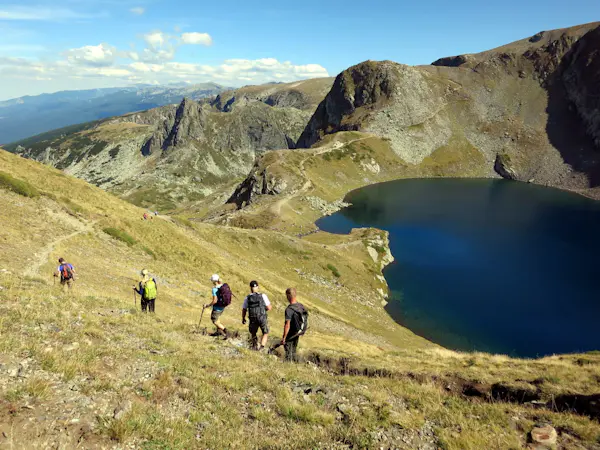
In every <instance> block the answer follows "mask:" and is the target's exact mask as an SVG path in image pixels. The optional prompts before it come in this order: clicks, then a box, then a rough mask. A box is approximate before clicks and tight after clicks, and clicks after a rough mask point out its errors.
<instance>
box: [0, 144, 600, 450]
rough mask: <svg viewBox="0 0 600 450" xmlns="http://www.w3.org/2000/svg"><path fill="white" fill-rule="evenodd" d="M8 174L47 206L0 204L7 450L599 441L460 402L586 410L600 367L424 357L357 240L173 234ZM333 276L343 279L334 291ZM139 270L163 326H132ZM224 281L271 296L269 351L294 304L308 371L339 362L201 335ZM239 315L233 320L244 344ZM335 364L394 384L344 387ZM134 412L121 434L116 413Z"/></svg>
mask: <svg viewBox="0 0 600 450" xmlns="http://www.w3.org/2000/svg"><path fill="white" fill-rule="evenodd" d="M0 167H2V170H3V171H6V172H8V173H10V174H12V175H13V176H14V177H15V178H18V179H20V180H23V181H25V182H28V183H30V184H32V185H33V186H35V188H37V189H38V190H39V191H40V192H42V195H41V196H40V197H37V198H26V197H22V196H19V195H17V194H16V193H13V192H10V191H7V190H4V189H0V203H1V204H2V205H3V207H2V208H1V209H0V223H1V224H2V226H1V227H0V244H1V245H2V250H3V251H2V252H1V253H0V267H1V268H2V269H3V270H4V271H2V272H0V287H2V289H0V297H1V302H0V309H1V314H0V317H1V319H0V333H1V335H0V363H1V364H2V366H0V401H1V402H2V405H3V408H2V413H0V429H1V430H2V431H3V432H4V433H5V435H6V436H7V437H6V438H0V439H4V441H3V444H8V445H9V444H13V445H14V446H16V447H17V448H19V447H21V448H31V447H32V446H38V447H49V446H53V445H54V446H59V447H67V448H69V447H73V446H75V444H76V443H77V442H79V445H84V446H86V447H92V446H100V445H102V446H113V445H114V446H116V447H122V446H124V445H127V444H131V445H133V446H136V447H137V446H142V447H145V448H198V447H199V448H224V447H227V446H231V447H237V448H239V447H253V448H259V447H260V448H280V447H281V446H282V445H286V444H287V445H291V443H293V444H294V446H295V447H296V448H310V447H313V448H314V447H319V448H323V447H326V448H344V447H347V446H354V447H366V448H371V447H378V446H384V447H388V446H392V447H400V446H405V447H407V448H419V446H420V445H421V446H422V445H425V444H427V443H429V444H432V443H433V444H432V445H438V446H441V447H443V448H456V449H458V448H461V449H462V448H474V449H475V448H518V447H519V446H521V445H522V444H523V442H524V440H525V438H526V433H527V430H528V429H529V428H530V427H531V426H532V424H533V422H535V421H538V420H549V421H551V422H552V423H553V424H554V425H555V426H559V427H562V428H561V430H562V436H561V438H560V439H561V442H562V443H563V444H565V443H569V442H571V441H572V442H573V445H571V444H568V445H567V448H577V447H575V446H574V445H575V444H576V443H582V444H583V445H584V446H585V447H586V448H592V446H593V445H594V442H595V441H596V440H597V439H598V436H600V426H599V425H598V423H597V422H595V421H592V420H590V419H587V418H585V417H582V416H578V415H574V414H567V413H555V412H551V411H549V410H535V409H532V408H529V407H526V406H520V405H515V404H510V403H503V402H492V403H485V402H480V401H473V400H469V399H467V398H465V397H464V396H462V395H458V394H457V393H456V392H455V390H454V389H452V388H451V386H450V384H452V383H455V382H456V380H457V379H458V378H464V379H467V380H476V381H478V382H480V383H484V384H485V383H488V384H492V383H497V382H502V383H504V384H506V385H511V386H518V387H522V388H524V389H540V391H541V392H542V394H543V399H544V400H547V399H548V398H549V396H552V395H555V394H560V393H564V392H578V393H581V394H591V393H593V392H595V390H597V387H598V380H600V358H599V357H598V356H597V355H583V356H565V357H552V358H545V359H543V360H539V361H521V360H513V359H509V358H506V357H499V356H489V355H482V354H474V355H470V354H460V353H455V352H450V351H445V350H441V349H439V348H437V347H435V346H433V345H431V344H429V343H427V342H426V341H424V340H422V339H420V338H418V337H416V336H414V335H412V334H411V333H410V332H408V331H407V330H404V329H402V328H401V327H398V326H397V325H395V324H394V323H393V322H392V321H391V319H389V318H387V316H386V314H385V313H384V311H383V309H382V308H381V307H380V306H379V305H378V301H373V300H374V299H377V298H378V297H377V294H376V292H375V290H376V288H377V287H379V286H380V285H379V284H377V283H378V281H377V280H376V278H375V277H374V274H375V273H376V272H377V271H378V265H376V264H375V263H374V262H373V261H372V260H371V259H370V257H369V256H368V254H367V252H366V248H365V245H364V243H363V240H364V239H365V236H364V235H362V233H363V232H356V233H355V235H354V236H339V237H338V236H331V235H325V234H323V235H320V234H318V235H315V236H313V237H312V240H313V241H314V242H311V241H309V240H306V239H305V240H302V239H297V238H294V237H290V236H289V235H285V234H282V233H278V232H273V231H265V230H252V231H250V230H240V229H234V228H228V227H217V226H212V225H205V224H194V225H191V226H189V225H190V224H188V223H187V222H185V221H182V222H181V223H175V222H173V221H172V220H170V219H169V218H162V219H161V218H159V219H154V220H152V221H142V220H140V218H141V214H142V210H140V209H138V208H136V207H134V206H132V205H130V204H127V203H125V202H123V201H121V200H119V199H117V198H115V197H113V196H111V195H109V194H106V193H105V192H103V191H101V190H99V189H97V188H94V187H91V186H89V185H87V184H85V183H84V182H82V181H80V180H76V179H74V178H71V177H67V176H65V175H63V174H61V173H60V172H58V171H56V170H53V169H49V168H47V167H45V166H42V165H39V164H37V163H34V162H32V161H27V160H24V159H21V158H18V157H15V156H13V155H10V154H7V153H5V152H0ZM67 196H68V197H69V200H66V197H67ZM107 227H113V228H118V229H120V230H122V231H124V232H126V233H127V234H128V235H130V236H131V237H132V238H133V239H134V240H135V241H136V243H135V244H134V245H131V246H128V245H127V244H126V243H123V242H121V241H118V240H115V239H114V238H113V237H111V236H109V235H108V234H106V233H104V232H103V231H102V229H104V228H107ZM367 233H376V232H375V231H367ZM151 253H153V254H155V255H157V259H153V257H152V256H151ZM60 255H64V256H65V257H67V258H68V259H69V260H70V261H71V262H73V263H74V264H75V265H76V267H77V269H78V274H79V277H80V279H79V281H78V283H77V290H76V293H75V295H74V296H72V297H64V296H62V295H61V294H60V292H59V290H58V289H57V288H56V287H54V286H52V284H51V279H50V277H48V276H47V275H48V274H49V273H50V272H51V271H52V269H53V267H54V265H55V263H54V261H55V260H56V258H57V257H58V256H60ZM328 264H334V265H335V266H336V267H337V268H338V269H339V271H340V272H341V278H340V280H339V281H340V285H338V284H335V281H334V277H333V275H332V274H331V271H330V270H329V269H327V268H326V267H327V265H328ZM365 264H366V266H367V267H365ZM142 267H149V268H150V269H151V271H152V272H153V273H155V274H156V275H157V276H158V280H159V286H160V298H159V300H158V305H157V309H158V315H157V317H156V318H155V317H145V316H142V315H140V314H139V313H137V312H136V311H135V310H134V309H133V298H132V294H131V288H130V286H131V284H132V283H133V279H134V278H135V277H136V273H137V272H138V271H139V270H140V269H141V268H142ZM294 269H300V270H301V272H302V273H305V274H310V275H309V276H308V277H307V276H304V277H302V276H300V275H299V274H298V273H297V272H296V270H294ZM6 270H8V271H10V272H13V273H14V275H12V276H11V275H9V274H7V272H5V271H6ZM212 272H219V273H221V274H223V275H224V276H225V277H226V279H227V281H228V282H230V283H231V284H232V286H233V288H234V292H236V293H237V294H238V296H240V294H242V292H243V291H244V290H245V288H244V286H245V284H246V282H247V281H248V280H249V279H250V278H258V279H259V280H261V281H262V282H263V286H264V288H265V291H266V292H267V293H269V295H270V297H271V298H272V300H274V302H275V310H274V312H273V313H272V314H271V324H272V328H273V335H274V336H279V327H280V317H281V315H282V311H283V300H282V295H281V293H282V291H283V289H284V288H285V287H287V286H288V285H296V286H298V288H299V291H300V293H301V300H302V301H303V302H304V303H306V304H307V305H308V306H309V307H310V308H311V312H312V313H313V314H312V316H311V324H312V329H311V332H310V334H309V335H307V336H306V337H305V339H304V340H303V342H302V345H301V347H302V350H303V353H304V354H305V355H308V352H309V350H310V351H317V352H319V354H320V355H321V357H320V361H321V365H323V360H325V359H326V358H330V359H331V361H333V362H332V363H331V364H329V365H330V366H331V367H319V365H318V364H317V365H315V364H308V365H305V364H301V365H293V364H291V365H290V364H282V363H281V362H280V361H279V360H278V359H277V358H274V357H269V356H266V355H259V354H255V353H253V352H249V351H248V350H247V349H246V348H245V346H244V341H243V339H240V340H233V341H232V342H229V343H223V342H221V341H214V340H212V339H211V338H209V337H206V336H203V335H202V334H199V333H198V332H197V331H198V330H197V328H196V326H195V322H196V320H197V318H198V316H199V312H200V309H199V305H200V304H201V303H202V302H205V301H206V300H207V293H208V286H207V285H206V284H207V283H206V282H205V280H206V279H207V277H208V276H209V275H210V274H211V273H212ZM311 278H312V280H311ZM198 280H199V281H198ZM315 280H316V281H315ZM367 302H370V303H372V304H373V306H365V305H366V303H367ZM238 308H239V304H237V305H236V306H235V307H232V308H231V309H230V310H229V311H228V312H227V313H226V314H225V316H226V319H225V320H226V324H227V325H228V327H230V328H232V329H236V328H237V329H238V330H240V331H243V330H242V327H241V325H240V324H239V318H238V314H239V312H238V311H239V309H238ZM204 321H205V323H208V317H206V316H205V318H204ZM75 343H76V344H75ZM340 357H344V358H349V363H348V364H349V365H351V366H352V367H368V368H370V370H371V371H373V370H375V369H377V368H379V369H385V370H387V371H389V372H390V374H392V375H393V378H386V377H383V378H371V377H366V376H342V375H337V374H336V373H337V372H339V370H340V367H339V363H338V360H339V358H340ZM313 360H314V358H313ZM344 365H345V363H342V366H344ZM381 373H383V372H381ZM385 373H387V372H385ZM440 380H449V381H447V383H450V384H448V385H447V384H446V381H443V382H442V383H440ZM534 380H535V383H534V384H532V382H533V381H534ZM536 386H537V387H536ZM309 388H310V389H311V390H310V391H309ZM129 404H130V405H131V408H129V407H125V409H124V410H125V412H124V413H123V414H122V415H119V414H117V418H115V417H114V411H115V408H116V409H117V411H118V410H119V409H120V406H119V405H129Z"/></svg>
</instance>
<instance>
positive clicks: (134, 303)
mask: <svg viewBox="0 0 600 450" xmlns="http://www.w3.org/2000/svg"><path fill="white" fill-rule="evenodd" d="M136 305H137V298H136V297H135V289H134V290H133V307H134V308H135V306H136Z"/></svg>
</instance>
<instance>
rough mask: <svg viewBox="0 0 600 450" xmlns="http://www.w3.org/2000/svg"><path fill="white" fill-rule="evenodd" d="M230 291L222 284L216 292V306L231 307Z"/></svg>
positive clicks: (225, 284) (227, 286)
mask: <svg viewBox="0 0 600 450" xmlns="http://www.w3.org/2000/svg"><path fill="white" fill-rule="evenodd" d="M232 295H233V294H232V293H231V289H230V288H229V285H228V284H227V283H224V284H223V285H222V286H221V287H220V288H219V290H218V291H217V306H223V307H225V306H229V305H231V296H232Z"/></svg>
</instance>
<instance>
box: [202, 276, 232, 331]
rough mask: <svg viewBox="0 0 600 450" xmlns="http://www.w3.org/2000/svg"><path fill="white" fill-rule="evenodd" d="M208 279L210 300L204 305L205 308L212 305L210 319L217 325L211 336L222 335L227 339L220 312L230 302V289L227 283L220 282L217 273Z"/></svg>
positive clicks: (221, 312)
mask: <svg viewBox="0 0 600 450" xmlns="http://www.w3.org/2000/svg"><path fill="white" fill-rule="evenodd" d="M210 281H211V282H212V284H213V288H212V301H211V303H209V304H208V305H204V307H205V308H208V307H210V306H212V313H211V315H210V320H212V323H214V324H215V327H217V331H215V332H214V333H213V334H212V335H211V336H223V337H224V338H225V339H227V329H226V328H225V325H223V324H222V323H221V314H223V311H225V308H226V307H228V306H229V305H230V304H231V297H232V295H233V294H232V293H231V289H230V288H229V285H228V284H227V283H222V282H221V277H219V275H217V274H214V275H213V276H211V277H210Z"/></svg>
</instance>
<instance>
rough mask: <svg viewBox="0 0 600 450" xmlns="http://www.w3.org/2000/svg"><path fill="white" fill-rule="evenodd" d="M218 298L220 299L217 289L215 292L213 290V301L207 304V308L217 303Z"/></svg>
mask: <svg viewBox="0 0 600 450" xmlns="http://www.w3.org/2000/svg"><path fill="white" fill-rule="evenodd" d="M218 300H219V299H218V298H217V296H216V291H215V292H213V297H212V301H211V302H210V303H209V304H207V305H205V308H210V307H211V306H213V305H216V304H217V301H218Z"/></svg>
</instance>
